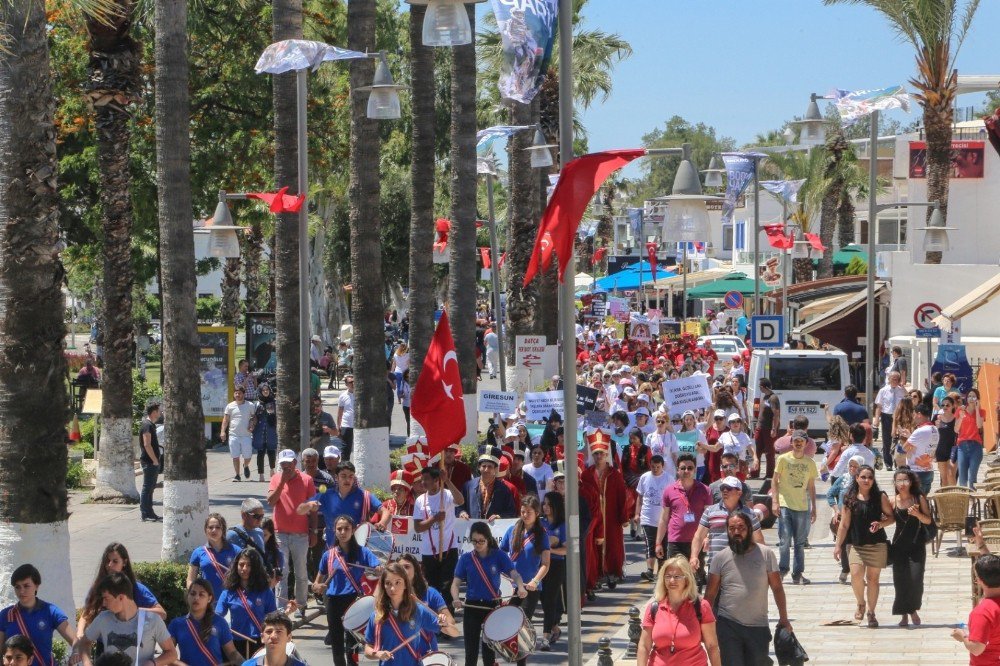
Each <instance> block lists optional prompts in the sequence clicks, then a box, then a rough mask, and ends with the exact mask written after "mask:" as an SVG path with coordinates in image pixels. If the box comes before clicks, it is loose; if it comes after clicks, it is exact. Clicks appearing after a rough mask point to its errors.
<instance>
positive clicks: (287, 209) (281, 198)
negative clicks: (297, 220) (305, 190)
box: [247, 187, 306, 213]
mask: <svg viewBox="0 0 1000 666" xmlns="http://www.w3.org/2000/svg"><path fill="white" fill-rule="evenodd" d="M287 191H288V188H287V187H283V188H281V189H280V190H278V191H277V192H247V199H260V200H261V201H266V202H267V204H268V206H270V208H271V212H272V213H297V212H299V211H300V210H301V209H302V204H303V203H304V202H305V200H306V195H304V194H300V195H298V196H292V195H291V194H285V192H287Z"/></svg>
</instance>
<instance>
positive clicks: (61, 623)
mask: <svg viewBox="0 0 1000 666" xmlns="http://www.w3.org/2000/svg"><path fill="white" fill-rule="evenodd" d="M41 584H42V575H41V574H40V573H39V572H38V569H36V568H35V567H34V565H31V564H22V565H21V566H19V567H18V568H16V569H14V573H12V574H11V576H10V585H11V587H12V588H14V596H16V597H17V603H16V604H14V605H13V606H8V607H7V608H4V609H3V610H0V645H3V642H4V639H10V640H13V637H14V636H18V635H21V636H25V637H26V638H27V639H28V645H29V646H30V651H29V652H28V661H29V662H31V663H32V666H48V665H49V664H50V663H51V662H52V632H53V631H58V632H59V634H60V635H61V636H62V637H63V638H64V639H66V642H67V643H69V645H70V646H72V645H73V644H74V643H76V633H75V632H74V631H73V630H72V629H70V626H69V621H68V618H67V617H66V614H65V613H63V612H62V611H61V610H60V609H59V608H58V607H56V606H54V605H52V604H50V603H48V602H47V601H42V600H41V599H39V598H38V586H39V585H41ZM9 644H10V642H9V640H8V645H9ZM4 658H5V660H6V655H5V657H4Z"/></svg>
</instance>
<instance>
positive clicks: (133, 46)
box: [86, 0, 142, 503]
mask: <svg viewBox="0 0 1000 666" xmlns="http://www.w3.org/2000/svg"><path fill="white" fill-rule="evenodd" d="M111 18H112V20H110V21H108V20H107V19H106V17H104V16H97V15H93V14H90V15H87V16H86V24H87V32H88V34H89V36H90V62H89V63H88V65H87V70H88V81H87V84H86V89H87V96H88V97H89V98H90V100H91V103H92V105H93V109H94V125H95V127H96V129H97V162H98V172H99V174H100V181H101V187H100V195H101V228H102V231H103V234H104V239H103V240H104V248H103V249H104V253H103V254H104V268H103V275H102V278H101V288H102V292H103V293H102V299H101V300H102V312H101V328H102V331H103V334H104V355H103V358H104V367H103V373H104V383H103V385H102V387H101V388H102V390H103V400H102V403H101V441H100V455H99V456H98V460H97V484H96V488H95V489H94V492H93V493H92V494H91V499H93V500H95V501H98V502H125V503H134V502H137V501H138V500H139V493H138V491H137V490H136V485H135V468H134V465H133V461H134V454H133V450H132V422H133V419H134V417H135V415H134V414H133V413H132V358H133V356H132V345H133V344H135V335H134V332H133V331H134V328H133V326H132V286H133V283H134V281H135V278H134V270H133V267H132V175H131V172H130V170H129V154H130V150H129V145H130V143H131V136H132V130H131V123H130V118H131V115H132V111H131V109H132V107H133V106H134V104H135V103H136V102H137V101H138V99H139V95H140V94H141V85H142V81H141V72H140V67H141V64H142V62H141V57H142V52H141V49H140V47H139V44H138V43H137V42H136V41H135V40H134V39H133V38H132V35H131V32H132V19H133V6H132V2H131V0H117V2H116V3H115V10H114V14H113V16H112V17H111Z"/></svg>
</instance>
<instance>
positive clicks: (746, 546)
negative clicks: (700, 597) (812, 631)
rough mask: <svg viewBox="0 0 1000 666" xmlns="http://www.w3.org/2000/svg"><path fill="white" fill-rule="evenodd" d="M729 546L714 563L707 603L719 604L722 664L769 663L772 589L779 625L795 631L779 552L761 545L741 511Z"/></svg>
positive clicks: (730, 526) (730, 527)
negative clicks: (768, 599) (769, 593)
mask: <svg viewBox="0 0 1000 666" xmlns="http://www.w3.org/2000/svg"><path fill="white" fill-rule="evenodd" d="M726 528H727V531H728V534H729V547H728V548H726V549H725V550H723V551H722V552H720V553H718V554H717V555H716V556H715V557H713V558H712V563H711V564H710V565H709V568H708V587H707V588H706V590H705V600H706V601H708V602H709V603H710V604H713V605H714V604H715V601H716V599H718V600H719V604H718V606H717V607H716V621H717V625H716V630H717V632H718V635H719V649H720V651H721V653H722V663H724V664H726V665H727V666H755V665H756V664H761V663H769V661H770V660H769V659H768V648H769V646H770V643H771V630H770V628H769V627H768V620H767V590H768V588H770V589H771V594H772V596H773V597H774V604H775V605H776V606H777V607H778V625H779V626H783V627H785V628H786V629H788V631H789V632H791V631H792V625H791V623H790V622H789V621H788V608H787V606H786V604H785V589H784V588H783V587H782V585H781V574H780V573H779V572H778V559H777V558H776V557H775V555H774V551H773V550H771V549H770V548H768V547H767V546H763V545H760V544H757V543H755V541H754V538H753V524H752V523H751V519H750V517H749V516H748V515H747V514H746V513H745V512H743V511H740V510H738V509H737V510H735V511H733V512H732V513H730V514H729V518H728V520H727V522H726Z"/></svg>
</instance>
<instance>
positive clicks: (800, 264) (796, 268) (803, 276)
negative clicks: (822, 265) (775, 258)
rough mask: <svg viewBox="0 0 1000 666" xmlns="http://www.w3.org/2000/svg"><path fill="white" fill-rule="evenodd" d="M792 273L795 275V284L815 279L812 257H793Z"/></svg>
mask: <svg viewBox="0 0 1000 666" xmlns="http://www.w3.org/2000/svg"><path fill="white" fill-rule="evenodd" d="M792 274H793V275H794V276H795V284H802V283H803V282H811V281H812V279H813V269H812V259H793V260H792Z"/></svg>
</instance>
